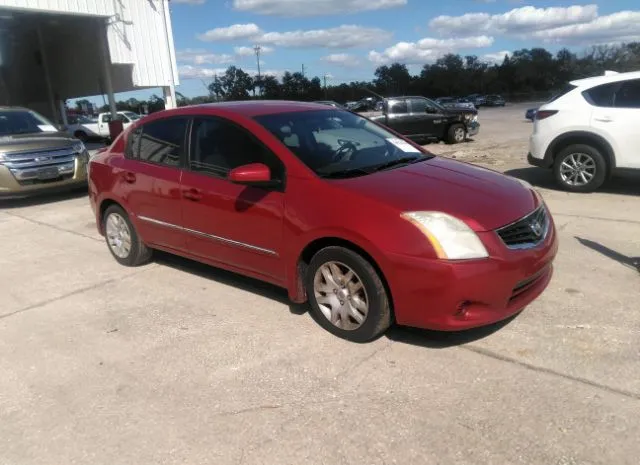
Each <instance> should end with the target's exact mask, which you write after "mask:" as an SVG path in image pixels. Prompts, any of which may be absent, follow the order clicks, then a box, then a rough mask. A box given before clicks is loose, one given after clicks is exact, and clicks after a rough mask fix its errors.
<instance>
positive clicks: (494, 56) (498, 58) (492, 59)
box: [480, 50, 512, 64]
mask: <svg viewBox="0 0 640 465" xmlns="http://www.w3.org/2000/svg"><path fill="white" fill-rule="evenodd" d="M511 55H512V53H511V52H510V51H508V50H503V51H502V52H495V53H486V54H484V55H482V56H481V57H480V59H481V60H482V61H486V62H489V63H492V64H493V63H496V64H501V63H502V62H503V61H504V57H505V56H511Z"/></svg>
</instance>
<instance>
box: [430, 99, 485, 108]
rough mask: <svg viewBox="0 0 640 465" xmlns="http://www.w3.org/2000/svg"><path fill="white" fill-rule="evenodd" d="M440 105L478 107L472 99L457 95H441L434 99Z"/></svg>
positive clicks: (446, 106) (447, 106)
mask: <svg viewBox="0 0 640 465" xmlns="http://www.w3.org/2000/svg"><path fill="white" fill-rule="evenodd" d="M434 101H435V102H436V103H437V104H438V105H441V106H443V107H445V108H469V109H472V110H475V109H476V107H475V105H474V104H473V102H471V101H470V100H468V99H466V98H456V97H440V98H437V99H435V100H434Z"/></svg>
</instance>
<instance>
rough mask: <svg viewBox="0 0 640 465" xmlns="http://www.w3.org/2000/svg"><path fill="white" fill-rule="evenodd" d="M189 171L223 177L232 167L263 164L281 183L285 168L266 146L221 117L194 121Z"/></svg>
mask: <svg viewBox="0 0 640 465" xmlns="http://www.w3.org/2000/svg"><path fill="white" fill-rule="evenodd" d="M191 137H192V142H191V145H192V150H191V157H190V160H189V168H190V169H191V170H192V171H198V172H201V173H206V174H211V175H213V176H217V177H220V178H226V177H227V175H228V174H229V171H231V170H232V169H234V168H237V167H239V166H243V165H248V164H250V163H263V164H265V165H267V166H268V167H269V169H270V170H271V176H272V177H273V178H274V179H279V180H282V178H283V175H284V166H283V164H282V162H281V161H280V159H279V158H278V157H277V156H276V155H274V154H273V153H272V152H271V151H270V150H269V149H268V148H267V147H265V146H264V145H263V144H262V143H260V142H258V141H257V140H256V139H255V138H254V137H253V136H252V135H251V134H249V132H248V131H246V130H244V129H242V128H240V127H238V126H237V125H235V124H234V123H231V122H230V121H227V120H224V119H222V118H214V117H209V118H196V119H195V120H194V121H193V127H192V129H191Z"/></svg>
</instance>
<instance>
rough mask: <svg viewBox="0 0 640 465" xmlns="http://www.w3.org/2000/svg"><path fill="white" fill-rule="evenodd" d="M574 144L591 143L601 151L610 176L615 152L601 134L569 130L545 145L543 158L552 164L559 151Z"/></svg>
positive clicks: (614, 165) (614, 164)
mask: <svg viewBox="0 0 640 465" xmlns="http://www.w3.org/2000/svg"><path fill="white" fill-rule="evenodd" d="M574 144H585V145H591V146H593V147H594V148H596V149H597V150H599V151H600V153H602V155H603V156H604V157H605V160H606V162H607V177H609V176H611V174H612V173H613V171H614V169H615V167H616V157H615V152H614V150H613V147H612V146H611V144H610V143H609V142H608V141H607V140H606V139H605V138H604V137H602V136H601V135H599V134H595V133H593V132H588V131H571V132H567V133H565V134H561V135H559V136H558V137H556V138H555V139H554V140H553V141H552V142H551V143H550V144H549V147H547V151H546V153H545V157H544V158H545V159H546V160H549V161H550V166H553V163H554V162H555V158H556V156H557V155H558V153H559V152H560V151H562V150H563V149H565V148H566V147H568V146H570V145H574Z"/></svg>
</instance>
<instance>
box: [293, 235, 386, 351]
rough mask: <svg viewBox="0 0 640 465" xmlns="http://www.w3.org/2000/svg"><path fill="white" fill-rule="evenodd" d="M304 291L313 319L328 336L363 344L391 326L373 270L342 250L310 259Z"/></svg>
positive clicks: (329, 249) (382, 288)
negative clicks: (327, 332)
mask: <svg viewBox="0 0 640 465" xmlns="http://www.w3.org/2000/svg"><path fill="white" fill-rule="evenodd" d="M305 287H306V291H307V295H308V296H309V303H310V305H311V311H312V312H313V315H314V319H315V320H316V321H317V322H318V323H319V324H320V325H321V326H322V327H323V328H325V329H326V330H327V331H329V332H330V333H332V334H334V335H336V336H338V337H341V338H343V339H347V340H349V341H353V342H367V341H371V340H372V339H375V338H377V337H378V336H380V335H382V334H383V333H384V332H385V331H386V330H387V329H388V328H389V326H391V322H392V314H391V306H390V303H389V298H388V296H387V291H386V289H385V286H384V284H383V282H382V279H381V278H380V276H379V275H378V272H377V271H376V270H375V268H374V267H373V266H372V265H371V264H370V263H369V262H368V261H367V260H366V259H365V258H363V257H362V256H361V255H359V254H357V253H356V252H354V251H352V250H349V249H346V248H344V247H326V248H324V249H322V250H320V251H319V252H318V253H316V255H314V257H313V258H312V259H311V263H310V264H309V267H308V268H307V274H306V276H305Z"/></svg>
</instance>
